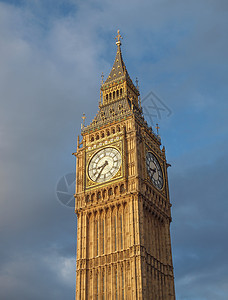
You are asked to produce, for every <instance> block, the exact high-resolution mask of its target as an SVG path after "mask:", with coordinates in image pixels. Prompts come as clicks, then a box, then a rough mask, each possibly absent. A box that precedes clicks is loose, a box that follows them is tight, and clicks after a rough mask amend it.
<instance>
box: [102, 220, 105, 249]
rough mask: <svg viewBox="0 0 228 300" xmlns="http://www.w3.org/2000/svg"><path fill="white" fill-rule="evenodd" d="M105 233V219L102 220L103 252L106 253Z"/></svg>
mask: <svg viewBox="0 0 228 300" xmlns="http://www.w3.org/2000/svg"><path fill="white" fill-rule="evenodd" d="M104 234H105V224H104V220H102V249H103V251H102V254H104V247H105V245H104Z"/></svg>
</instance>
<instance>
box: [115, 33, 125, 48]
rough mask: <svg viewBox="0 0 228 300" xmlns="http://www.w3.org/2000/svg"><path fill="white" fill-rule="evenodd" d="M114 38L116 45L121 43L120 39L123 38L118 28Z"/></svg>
mask: <svg viewBox="0 0 228 300" xmlns="http://www.w3.org/2000/svg"><path fill="white" fill-rule="evenodd" d="M115 39H116V40H117V42H116V45H117V46H120V45H121V41H120V39H123V38H122V36H121V35H120V31H119V29H118V30H117V36H116V37H115Z"/></svg>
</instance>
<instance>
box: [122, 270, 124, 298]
mask: <svg viewBox="0 0 228 300" xmlns="http://www.w3.org/2000/svg"><path fill="white" fill-rule="evenodd" d="M122 299H123V300H124V272H123V270H122Z"/></svg>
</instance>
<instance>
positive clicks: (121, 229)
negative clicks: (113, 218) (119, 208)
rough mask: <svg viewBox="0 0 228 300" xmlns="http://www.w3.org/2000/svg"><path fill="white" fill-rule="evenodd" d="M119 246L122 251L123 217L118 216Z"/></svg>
mask: <svg viewBox="0 0 228 300" xmlns="http://www.w3.org/2000/svg"><path fill="white" fill-rule="evenodd" d="M120 246H121V250H122V249H123V216H122V215H120Z"/></svg>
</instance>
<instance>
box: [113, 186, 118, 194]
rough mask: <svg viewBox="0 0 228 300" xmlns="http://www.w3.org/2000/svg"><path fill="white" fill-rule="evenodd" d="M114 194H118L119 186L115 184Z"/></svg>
mask: <svg viewBox="0 0 228 300" xmlns="http://www.w3.org/2000/svg"><path fill="white" fill-rule="evenodd" d="M114 194H115V195H117V194H118V186H115V188H114Z"/></svg>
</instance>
